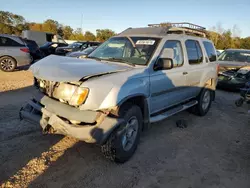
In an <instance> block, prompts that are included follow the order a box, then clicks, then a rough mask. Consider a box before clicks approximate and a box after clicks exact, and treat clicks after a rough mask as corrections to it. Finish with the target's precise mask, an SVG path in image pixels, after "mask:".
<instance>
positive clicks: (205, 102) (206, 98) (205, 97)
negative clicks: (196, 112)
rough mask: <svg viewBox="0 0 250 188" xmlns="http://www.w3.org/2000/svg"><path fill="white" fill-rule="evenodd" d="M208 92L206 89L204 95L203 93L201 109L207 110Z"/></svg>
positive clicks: (209, 97)
mask: <svg viewBox="0 0 250 188" xmlns="http://www.w3.org/2000/svg"><path fill="white" fill-rule="evenodd" d="M210 99H211V96H210V92H209V91H208V90H207V91H205V93H204V95H203V99H202V109H203V110H207V108H208V106H209V103H210Z"/></svg>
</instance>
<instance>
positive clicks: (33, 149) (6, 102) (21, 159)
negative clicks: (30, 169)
mask: <svg viewBox="0 0 250 188" xmlns="http://www.w3.org/2000/svg"><path fill="white" fill-rule="evenodd" d="M33 90H34V89H33V87H32V86H29V87H25V88H21V89H16V90H11V91H5V92H1V93H0V111H1V113H0V151H1V152H0V153H1V154H0V164H1V168H0V174H1V175H0V186H1V184H2V183H4V182H7V181H12V180H13V177H14V176H15V174H16V173H17V172H18V171H19V170H21V169H22V168H23V167H25V166H26V165H27V164H28V163H29V161H31V160H32V159H35V158H37V157H39V156H40V155H41V154H42V153H44V152H46V151H48V150H49V148H51V146H53V145H55V144H56V143H58V142H59V141H60V140H61V139H62V136H53V137H52V136H48V137H44V136H42V133H41V129H40V126H38V125H35V124H33V123H29V122H23V121H20V119H19V109H20V108H21V106H22V105H23V104H24V103H25V101H27V100H28V99H29V98H30V97H31V96H32V92H33ZM2 185H4V184H2ZM5 185H6V184H5Z"/></svg>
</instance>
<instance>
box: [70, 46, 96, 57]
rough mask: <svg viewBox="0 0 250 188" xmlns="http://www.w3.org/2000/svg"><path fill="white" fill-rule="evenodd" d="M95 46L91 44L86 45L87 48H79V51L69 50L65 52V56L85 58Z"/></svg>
mask: <svg viewBox="0 0 250 188" xmlns="http://www.w3.org/2000/svg"><path fill="white" fill-rule="evenodd" d="M96 48H97V46H91V47H88V48H86V49H84V50H81V51H76V52H69V53H67V54H66V56H68V57H75V58H85V57H87V55H89V54H90V53H91V52H93V51H94V50H95V49H96Z"/></svg>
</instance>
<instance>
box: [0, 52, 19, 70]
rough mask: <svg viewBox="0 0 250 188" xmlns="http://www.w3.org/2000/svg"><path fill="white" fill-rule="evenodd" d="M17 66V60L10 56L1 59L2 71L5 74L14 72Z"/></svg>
mask: <svg viewBox="0 0 250 188" xmlns="http://www.w3.org/2000/svg"><path fill="white" fill-rule="evenodd" d="M16 66H17V63H16V60H15V59H13V58H12V57H9V56H4V57H1V58H0V69H1V70H2V71H4V72H12V71H14V70H15V68H16Z"/></svg>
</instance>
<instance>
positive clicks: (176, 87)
mask: <svg viewBox="0 0 250 188" xmlns="http://www.w3.org/2000/svg"><path fill="white" fill-rule="evenodd" d="M163 48H172V49H173V50H174V59H173V63H174V67H173V68H172V69H170V70H158V71H154V72H152V74H151V75H150V83H151V84H150V91H151V97H150V112H151V114H154V113H158V112H160V111H162V110H164V109H166V108H169V107H171V106H173V105H176V104H179V103H181V102H183V101H185V100H187V95H186V93H185V90H186V76H185V73H186V70H185V69H186V68H185V66H184V55H183V47H182V43H181V41H178V40H168V41H166V43H165V45H164V47H163Z"/></svg>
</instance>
